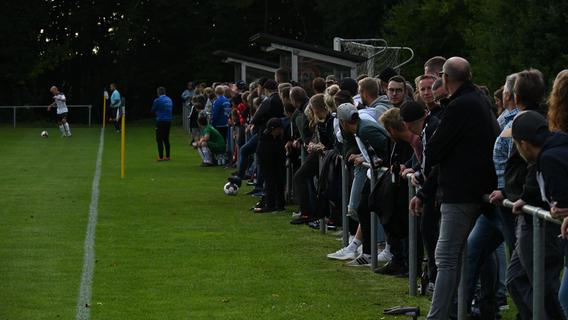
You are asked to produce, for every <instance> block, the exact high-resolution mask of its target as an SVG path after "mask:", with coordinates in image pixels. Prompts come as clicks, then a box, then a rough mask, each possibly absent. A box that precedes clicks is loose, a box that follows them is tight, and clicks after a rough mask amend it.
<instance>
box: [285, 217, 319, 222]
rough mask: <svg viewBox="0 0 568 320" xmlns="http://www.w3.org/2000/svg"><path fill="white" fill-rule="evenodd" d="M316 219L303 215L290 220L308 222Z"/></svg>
mask: <svg viewBox="0 0 568 320" xmlns="http://www.w3.org/2000/svg"><path fill="white" fill-rule="evenodd" d="M314 220H315V219H314V218H310V217H308V216H301V217H299V218H297V219H294V220H292V221H290V224H306V223H308V222H310V221H314Z"/></svg>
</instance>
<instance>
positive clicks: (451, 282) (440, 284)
mask: <svg viewBox="0 0 568 320" xmlns="http://www.w3.org/2000/svg"><path fill="white" fill-rule="evenodd" d="M479 210H480V205H479V204H478V203H443V204H442V207H441V212H442V218H441V220H440V236H439V238H438V244H437V245H436V266H437V267H438V276H437V277H436V285H435V289H434V295H433V297H432V307H431V308H430V312H429V313H428V317H427V319H440V320H447V319H448V318H449V315H450V307H451V306H452V300H453V298H454V296H455V295H456V292H457V288H458V280H459V271H460V268H461V257H462V253H463V248H464V246H465V244H466V241H467V238H468V236H469V233H470V231H471V229H472V228H473V225H474V224H475V220H476V219H477V217H478V216H479Z"/></svg>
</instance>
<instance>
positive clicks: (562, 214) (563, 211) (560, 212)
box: [550, 202, 568, 219]
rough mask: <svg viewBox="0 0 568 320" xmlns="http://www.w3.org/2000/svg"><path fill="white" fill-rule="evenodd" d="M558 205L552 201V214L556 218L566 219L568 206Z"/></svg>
mask: <svg viewBox="0 0 568 320" xmlns="http://www.w3.org/2000/svg"><path fill="white" fill-rule="evenodd" d="M556 205H557V203H556V202H554V203H552V206H551V207H550V215H551V216H552V217H553V218H556V219H564V218H566V217H568V208H558V207H557V206H556Z"/></svg>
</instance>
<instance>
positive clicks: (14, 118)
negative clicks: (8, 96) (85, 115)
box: [0, 104, 93, 128]
mask: <svg viewBox="0 0 568 320" xmlns="http://www.w3.org/2000/svg"><path fill="white" fill-rule="evenodd" d="M39 108H45V109H47V106H0V109H12V110H13V121H14V128H15V127H16V110H17V109H39ZM67 108H88V109H89V127H90V126H91V114H92V108H93V106H92V105H90V104H73V105H68V106H67Z"/></svg>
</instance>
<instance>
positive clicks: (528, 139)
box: [512, 110, 568, 319]
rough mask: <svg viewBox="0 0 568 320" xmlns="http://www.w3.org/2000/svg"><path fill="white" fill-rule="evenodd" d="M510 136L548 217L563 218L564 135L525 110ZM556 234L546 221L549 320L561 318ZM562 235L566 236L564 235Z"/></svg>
mask: <svg viewBox="0 0 568 320" xmlns="http://www.w3.org/2000/svg"><path fill="white" fill-rule="evenodd" d="M512 135H513V141H514V142H515V146H516V147H517V150H518V151H519V153H520V154H521V156H522V157H523V158H524V159H525V160H526V161H527V162H528V163H529V165H536V177H537V178H536V179H537V182H538V186H539V188H540V194H541V196H542V199H543V200H545V201H546V203H547V204H548V205H549V206H550V209H551V210H550V212H551V214H552V215H553V216H554V217H556V218H559V219H561V218H565V217H567V216H568V215H567V213H568V134H566V133H564V132H554V133H551V132H550V131H549V130H548V122H547V120H546V119H545V118H544V116H542V115H541V114H539V113H538V112H536V111H532V110H527V111H523V112H520V113H519V114H518V115H517V116H516V117H515V119H514V120H513V127H512ZM525 219H526V218H525ZM559 234H560V230H559V229H558V227H557V226H556V225H555V224H553V223H551V222H546V229H545V236H544V237H545V270H546V274H545V283H544V288H545V297H544V300H545V310H546V314H547V316H548V317H550V319H563V311H562V308H561V306H560V301H559V300H558V288H559V284H560V272H561V270H562V262H563V259H562V248H561V244H560V242H559V241H558V235H559ZM564 235H565V236H566V232H564ZM523 239H524V238H519V239H518V240H517V242H518V243H521V245H522V241H523ZM526 241H527V243H528V242H530V241H531V240H530V238H529V239H528V240H526ZM527 252H530V251H527ZM564 256H566V251H564ZM513 258H514V257H513ZM531 259H532V258H531ZM527 271H528V272H530V271H529V270H527ZM565 276H566V275H565Z"/></svg>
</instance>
